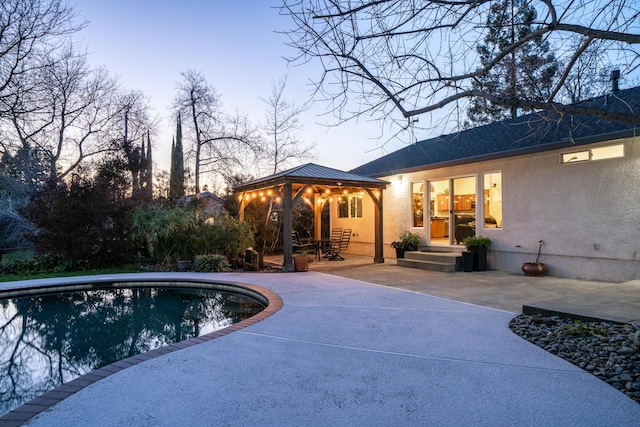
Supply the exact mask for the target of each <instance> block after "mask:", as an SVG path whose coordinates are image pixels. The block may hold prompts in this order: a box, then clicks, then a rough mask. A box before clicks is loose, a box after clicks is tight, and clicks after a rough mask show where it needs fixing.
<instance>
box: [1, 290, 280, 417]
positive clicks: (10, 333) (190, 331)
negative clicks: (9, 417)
mask: <svg viewBox="0 0 640 427" xmlns="http://www.w3.org/2000/svg"><path fill="white" fill-rule="evenodd" d="M264 291H265V290H263V289H260V288H258V287H255V286H250V285H243V284H237V283H228V282H217V283H211V282H197V281H164V282H160V281H140V282H132V281H125V282H111V283H105V282H100V283H83V284H68V285H64V286H45V287H40V288H35V289H34V288H25V289H14V290H11V291H4V292H0V343H1V344H0V396H1V398H0V416H2V415H3V414H6V413H8V412H9V411H12V410H14V409H15V408H17V407H18V406H20V405H22V404H23V403H25V402H28V401H30V400H31V399H33V398H35V397H37V396H41V395H43V393H47V392H48V391H50V390H53V389H56V390H60V389H61V388H64V387H65V386H64V385H63V384H73V383H74V382H75V383H77V382H78V381H82V380H83V378H84V379H86V378H87V377H88V376H92V375H93V376H95V375H96V372H98V371H100V370H98V371H95V370H96V369H97V368H101V367H106V368H102V369H103V370H104V369H106V370H107V371H106V372H104V373H105V375H103V376H107V375H110V374H111V373H113V372H112V371H114V372H115V371H117V370H118V369H121V368H122V367H126V365H127V363H128V364H129V365H130V364H135V363H139V362H140V361H143V360H146V359H148V358H151V357H155V356H158V355H161V354H164V353H167V352H170V351H175V350H177V349H180V348H184V347H188V346H190V345H194V344H197V343H199V342H203V341H206V340H208V339H212V338H215V337H218V336H221V335H224V334H225V333H228V332H230V331H231V329H232V328H230V326H232V325H239V324H241V323H244V322H246V321H247V319H251V318H253V317H255V315H256V314H257V313H261V312H263V310H264V309H265V307H267V306H269V305H270V298H268V297H267V296H265V292H264ZM266 293H269V292H268V291H266ZM271 300H273V298H271ZM271 311H273V310H271ZM261 318H262V317H261ZM258 320H259V319H258ZM256 321H257V320H256ZM252 323H253V322H252ZM225 328H226V329H229V331H226V332H222V333H221V331H222V330H224V329H225ZM232 330H235V329H232ZM176 343H179V344H176ZM127 361H128V362H127ZM122 362H127V363H124V364H123V363H122ZM113 367H116V368H117V369H115V370H114V369H108V368H113ZM79 377H80V378H79ZM97 379H99V378H97ZM76 385H77V384H76ZM61 386H62V387H61Z"/></svg>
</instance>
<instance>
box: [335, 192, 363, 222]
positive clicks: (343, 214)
mask: <svg viewBox="0 0 640 427" xmlns="http://www.w3.org/2000/svg"><path fill="white" fill-rule="evenodd" d="M338 218H362V194H352V195H349V196H338Z"/></svg>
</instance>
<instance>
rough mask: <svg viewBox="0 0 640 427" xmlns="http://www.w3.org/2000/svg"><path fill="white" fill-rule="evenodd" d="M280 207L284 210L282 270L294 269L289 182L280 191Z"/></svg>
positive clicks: (291, 191)
mask: <svg viewBox="0 0 640 427" xmlns="http://www.w3.org/2000/svg"><path fill="white" fill-rule="evenodd" d="M282 193H283V194H282V208H283V210H284V220H283V224H282V244H283V252H284V260H283V264H282V270H283V271H285V272H290V271H295V267H294V265H293V244H292V242H291V233H292V232H293V215H292V212H291V208H292V205H293V203H292V197H291V196H292V193H293V187H292V185H291V183H290V182H287V183H285V184H284V190H283V191H282Z"/></svg>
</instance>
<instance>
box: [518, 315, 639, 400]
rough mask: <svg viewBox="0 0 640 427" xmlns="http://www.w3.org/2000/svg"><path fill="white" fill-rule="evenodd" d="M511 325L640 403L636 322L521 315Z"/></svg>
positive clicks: (547, 349) (530, 339) (528, 337)
mask: <svg viewBox="0 0 640 427" xmlns="http://www.w3.org/2000/svg"><path fill="white" fill-rule="evenodd" d="M509 328H510V329H511V330H512V331H513V332H514V333H516V334H517V335H519V336H521V337H522V338H524V339H526V340H527V341H530V342H531V343H533V344H535V345H537V346H538V347H541V348H543V349H545V350H546V351H548V352H550V353H552V354H555V355H556V356H558V357H561V358H563V359H565V360H567V361H568V362H571V363H573V364H574V365H576V366H577V367H579V368H582V369H584V370H585V371H587V372H589V373H591V374H593V375H595V376H596V377H598V378H600V379H601V380H602V381H606V382H607V383H608V384H610V385H611V386H613V387H615V388H616V389H618V390H620V391H621V392H623V393H624V394H626V395H627V396H629V397H630V398H632V399H633V400H635V401H636V402H638V403H640V348H639V347H638V346H640V342H637V343H634V334H635V333H636V330H635V328H634V327H633V325H630V324H620V323H612V322H602V321H600V322H583V321H579V320H574V319H568V318H562V317H558V316H551V317H545V316H541V315H521V316H518V317H516V318H514V319H513V320H512V321H511V323H510V324H509Z"/></svg>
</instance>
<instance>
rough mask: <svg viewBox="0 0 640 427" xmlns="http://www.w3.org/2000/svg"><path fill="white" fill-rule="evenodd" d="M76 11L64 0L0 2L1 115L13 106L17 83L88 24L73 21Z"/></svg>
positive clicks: (7, 0)
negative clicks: (65, 40) (68, 36)
mask: <svg viewBox="0 0 640 427" xmlns="http://www.w3.org/2000/svg"><path fill="white" fill-rule="evenodd" d="M75 18H76V12H75V11H74V9H73V8H72V7H71V6H70V5H69V3H68V2H66V1H63V0H2V2H0V116H1V115H2V113H4V112H6V106H7V105H14V102H13V101H14V97H15V92H16V91H19V90H21V89H20V85H19V84H18V82H19V81H20V80H22V79H23V78H24V75H25V74H27V73H30V72H31V71H33V70H34V69H35V68H37V67H39V66H40V64H39V62H38V61H37V58H38V57H41V56H43V55H47V54H50V53H51V52H52V51H53V50H55V49H56V48H57V47H58V46H59V44H60V42H61V40H62V41H63V40H64V37H65V36H67V35H69V34H71V33H74V32H76V31H78V30H80V29H81V28H82V27H84V25H85V23H84V22H80V23H74V21H75Z"/></svg>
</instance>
